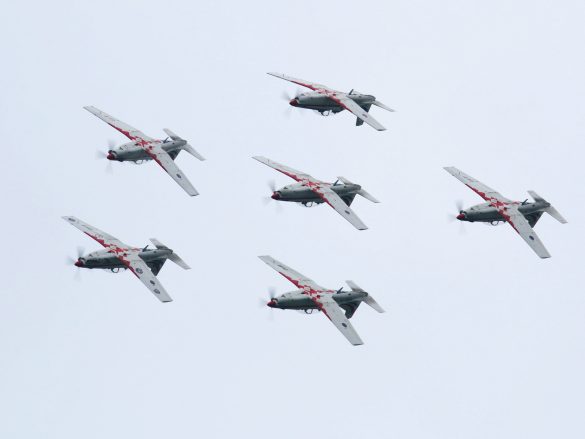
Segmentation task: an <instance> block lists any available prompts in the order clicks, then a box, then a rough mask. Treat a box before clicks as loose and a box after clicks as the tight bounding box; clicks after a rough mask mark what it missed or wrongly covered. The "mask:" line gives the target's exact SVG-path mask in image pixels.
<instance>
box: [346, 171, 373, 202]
mask: <svg viewBox="0 0 585 439" xmlns="http://www.w3.org/2000/svg"><path fill="white" fill-rule="evenodd" d="M337 179H338V180H339V181H341V182H342V183H343V184H354V183H352V182H351V181H349V180H348V179H347V178H345V177H337ZM358 194H360V195H361V196H362V197H364V198H365V199H366V200H370V201H371V202H372V203H379V202H380V201H378V199H377V198H375V197H374V196H372V194H370V193H369V192H367V191H366V190H365V189H363V188H362V189H360V190H359V191H358Z"/></svg>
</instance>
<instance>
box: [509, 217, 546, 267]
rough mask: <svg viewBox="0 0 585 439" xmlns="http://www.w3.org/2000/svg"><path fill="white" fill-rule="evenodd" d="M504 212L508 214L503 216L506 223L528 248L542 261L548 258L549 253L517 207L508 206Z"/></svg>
mask: <svg viewBox="0 0 585 439" xmlns="http://www.w3.org/2000/svg"><path fill="white" fill-rule="evenodd" d="M506 211H507V213H508V214H507V215H506V214H503V216H504V218H506V220H507V221H508V223H509V224H510V225H511V226H512V228H513V229H514V230H515V231H516V232H517V233H518V234H519V235H520V236H521V237H522V239H524V241H525V242H526V243H527V244H528V245H529V246H530V248H531V249H532V250H533V251H534V253H536V254H537V255H538V256H539V257H540V258H542V259H547V258H550V257H551V255H550V253H549V252H548V250H547V249H546V247H545V246H544V244H543V243H542V241H541V240H540V238H539V237H538V235H537V234H536V232H535V231H534V229H533V228H532V227H530V223H529V222H528V220H527V219H526V218H525V217H524V215H522V213H521V212H520V211H519V210H518V207H516V206H510V207H508V208H507V209H506Z"/></svg>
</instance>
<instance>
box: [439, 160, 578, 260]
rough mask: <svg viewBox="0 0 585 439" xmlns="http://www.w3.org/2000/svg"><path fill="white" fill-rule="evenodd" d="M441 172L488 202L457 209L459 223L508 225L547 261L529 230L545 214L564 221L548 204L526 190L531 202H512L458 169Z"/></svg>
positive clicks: (542, 249) (544, 251)
mask: <svg viewBox="0 0 585 439" xmlns="http://www.w3.org/2000/svg"><path fill="white" fill-rule="evenodd" d="M444 169H445V170H446V171H447V172H448V173H449V174H451V175H452V176H453V177H455V178H456V179H458V180H459V181H461V182H462V183H463V184H465V185H466V186H468V187H469V188H470V189H471V190H472V191H474V192H475V193H476V194H478V195H479V196H480V197H481V198H483V199H484V200H485V201H487V203H483V204H478V205H477V206H473V207H471V208H469V209H467V210H460V211H459V215H457V217H456V218H457V219H458V220H459V221H469V222H476V221H477V222H484V223H490V224H492V225H497V224H499V223H500V222H508V223H509V224H510V225H511V226H512V228H513V229H514V230H515V231H516V232H517V233H518V234H519V235H520V236H521V237H522V239H524V241H526V243H527V244H528V245H529V246H530V248H532V250H534V252H535V253H536V254H537V255H538V256H540V257H541V258H543V259H544V258H550V254H549V252H548V251H547V250H546V248H545V247H544V245H543V243H542V242H541V241H540V238H539V237H538V235H537V234H536V233H535V232H534V230H532V227H534V225H535V224H536V223H537V222H538V220H539V219H540V217H541V216H542V214H543V213H544V212H546V213H548V214H549V215H550V216H552V217H553V218H554V219H556V220H557V221H559V222H560V223H562V224H565V223H566V222H567V220H566V219H565V218H563V216H562V215H561V214H560V213H559V212H558V211H557V210H556V209H555V208H554V207H553V206H551V204H550V203H549V202H548V201H546V200H545V199H544V198H542V197H541V196H539V195H538V194H537V193H536V192H534V191H528V193H529V194H530V196H531V197H532V198H534V202H528V200H524V201H521V202H520V201H511V200H509V199H508V198H506V197H504V196H502V195H501V194H500V193H498V192H496V191H495V190H493V189H492V188H490V187H488V186H486V185H485V184H483V183H481V182H480V181H477V180H476V179H475V178H473V177H471V176H469V175H467V174H466V173H464V172H462V171H460V170H459V169H457V168H454V167H446V168H444Z"/></svg>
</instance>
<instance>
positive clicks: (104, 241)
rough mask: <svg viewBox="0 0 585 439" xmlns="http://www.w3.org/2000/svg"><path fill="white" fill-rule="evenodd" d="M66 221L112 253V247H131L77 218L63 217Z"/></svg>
mask: <svg viewBox="0 0 585 439" xmlns="http://www.w3.org/2000/svg"><path fill="white" fill-rule="evenodd" d="M61 218H63V219H64V220H65V221H67V222H68V223H69V224H71V225H72V226H73V227H75V228H76V229H78V230H81V231H82V232H83V233H85V234H86V235H87V236H89V237H90V238H92V239H93V240H95V241H97V242H98V243H99V244H100V245H102V246H103V247H105V248H106V249H108V250H110V251H111V247H112V246H113V247H117V248H119V249H129V248H131V247H130V246H129V245H127V244H124V243H123V242H122V241H120V240H119V239H118V238H116V237H114V236H112V235H110V234H108V233H106V232H104V231H102V230H100V229H98V228H97V227H94V226H92V225H91V224H88V223H86V222H84V221H82V220H80V219H79V218H77V217H75V216H62V217H61Z"/></svg>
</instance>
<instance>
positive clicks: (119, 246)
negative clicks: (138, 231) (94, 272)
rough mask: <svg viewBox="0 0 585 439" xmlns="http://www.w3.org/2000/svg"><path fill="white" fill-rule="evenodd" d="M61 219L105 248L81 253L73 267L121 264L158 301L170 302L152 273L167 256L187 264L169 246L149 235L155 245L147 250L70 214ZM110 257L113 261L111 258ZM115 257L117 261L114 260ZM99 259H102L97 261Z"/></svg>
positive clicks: (108, 266)
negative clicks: (126, 242)
mask: <svg viewBox="0 0 585 439" xmlns="http://www.w3.org/2000/svg"><path fill="white" fill-rule="evenodd" d="M63 219H64V220H65V221H67V222H68V223H69V224H71V225H72V226H73V227H76V228H77V229H79V230H81V231H82V232H83V233H85V234H86V235H88V236H89V237H90V238H92V239H94V240H95V241H97V242H98V243H100V244H101V245H102V246H103V247H104V248H105V249H106V252H103V251H100V252H95V253H93V254H90V255H88V256H85V257H80V258H79V259H78V260H77V261H76V262H75V265H76V266H77V267H83V268H106V269H109V268H118V267H120V266H122V267H123V268H127V269H128V270H130V271H131V272H132V273H134V275H135V276H136V277H137V278H138V279H140V281H141V282H142V283H143V284H144V285H145V286H146V287H147V288H148V289H149V290H150V291H151V292H152V293H153V294H154V295H155V296H156V297H157V298H158V299H159V300H160V301H161V302H171V301H172V300H173V299H171V297H170V296H169V294H168V293H167V291H166V290H165V288H164V287H163V286H162V284H161V283H160V282H159V281H158V279H157V278H156V276H155V274H156V273H158V270H160V268H161V267H162V265H163V264H164V261H165V260H166V259H170V260H171V261H173V262H175V263H176V264H177V265H179V266H180V267H182V268H183V269H185V270H188V269H189V268H190V267H189V266H188V265H187V264H186V263H185V262H184V261H183V260H182V259H181V258H180V257H179V256H178V255H176V254H175V253H174V252H173V251H172V250H171V249H169V248H168V247H166V246H164V245H163V244H161V243H160V242H159V241H157V240H156V239H151V241H152V242H153V244H155V246H156V249H152V250H148V249H147V248H146V247H145V248H144V249H142V248H137V247H131V246H129V245H127V244H124V243H123V242H122V241H120V240H119V239H117V238H115V237H113V236H111V235H109V234H107V233H105V232H103V231H101V230H99V229H97V228H95V227H93V226H91V225H89V224H87V223H85V222H83V221H81V220H80V219H78V218H76V217H74V216H64V217H63ZM104 253H105V254H104ZM108 254H109V255H113V256H114V258H111V257H109V255H108ZM112 259H113V260H114V261H115V262H112ZM116 259H117V260H118V261H120V262H121V264H119V263H117V261H116ZM99 261H105V262H102V263H100V262H99ZM149 265H150V266H156V267H157V268H156V273H153V272H152V271H151V268H150V266H149ZM112 271H113V270H112Z"/></svg>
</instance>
